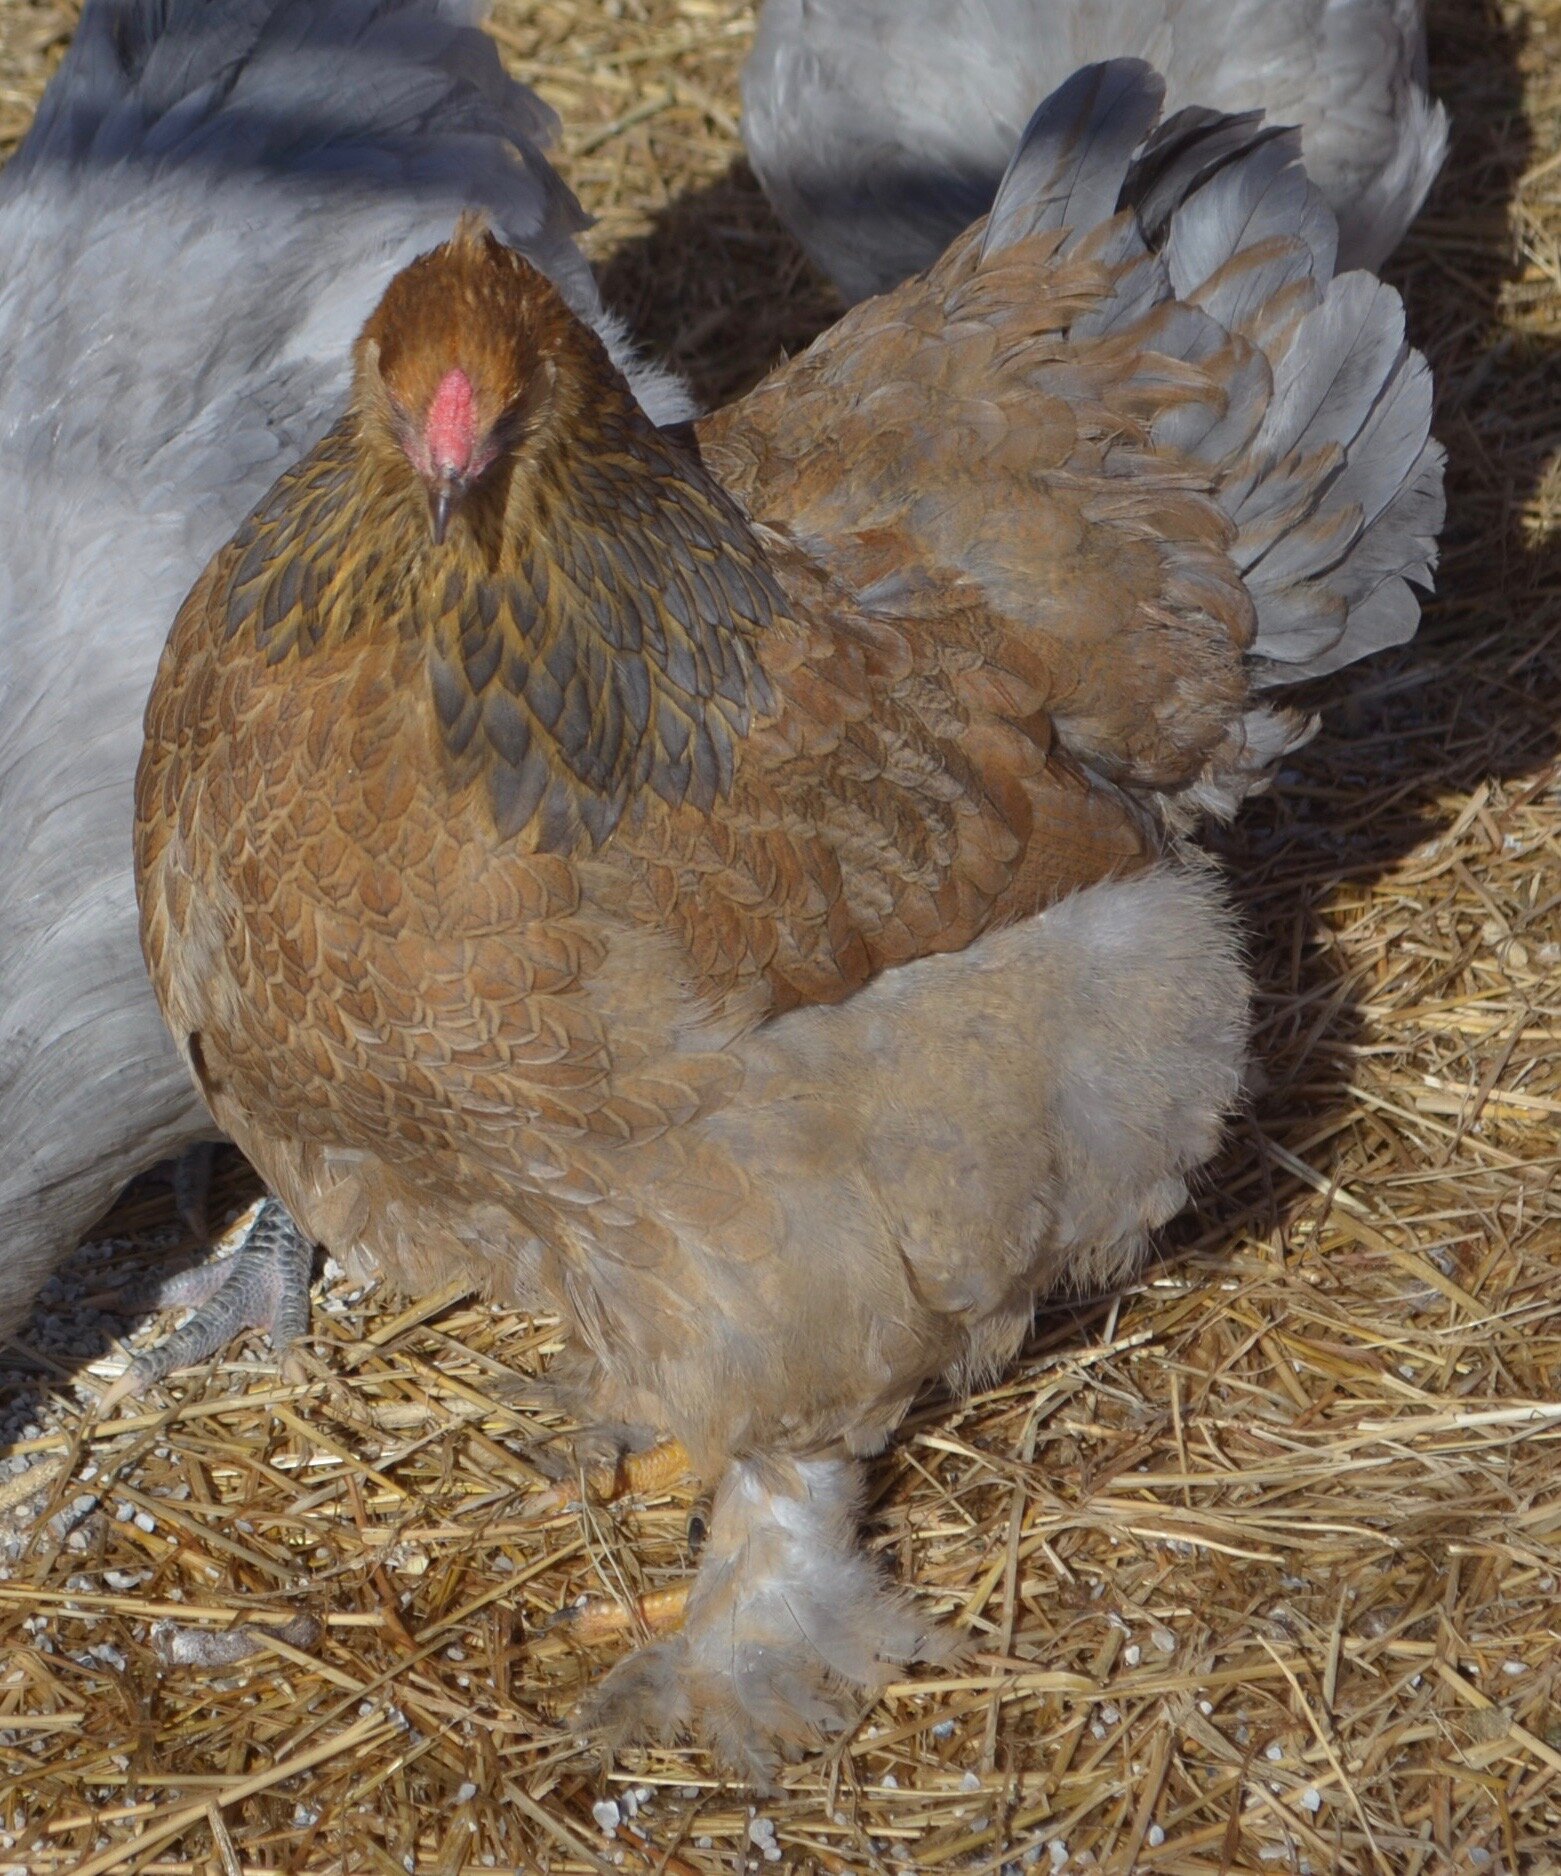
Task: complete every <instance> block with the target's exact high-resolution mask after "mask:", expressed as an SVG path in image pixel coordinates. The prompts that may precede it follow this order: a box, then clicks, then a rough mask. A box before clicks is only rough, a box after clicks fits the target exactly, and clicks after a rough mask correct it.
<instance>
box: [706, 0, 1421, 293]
mask: <svg viewBox="0 0 1561 1876" xmlns="http://www.w3.org/2000/svg"><path fill="white" fill-rule="evenodd" d="M1424 11H1425V9H1424V0H765V5H764V12H763V15H762V17H761V19H760V22H759V32H758V38H757V40H756V42H755V44H754V49H753V53H752V56H751V57H750V59H749V61H748V66H747V70H746V71H745V73H744V75H743V141H744V143H745V144H746V145H747V147H748V155H749V159H750V160H751V162H752V164H753V167H754V170H755V172H756V173H757V175H758V177H759V180H760V182H761V183H763V185H764V189H765V192H766V194H767V195H768V196H769V198H770V200H771V202H772V203H773V204H774V206H775V208H776V211H777V212H778V213H779V214H780V215H781V216H782V218H783V219H784V220H785V222H786V224H787V226H788V227H789V228H790V229H791V230H792V232H793V233H794V234H795V235H796V237H797V239H798V240H799V241H800V242H801V243H802V245H803V246H804V247H805V248H806V249H807V251H808V253H809V254H810V255H811V256H812V257H813V259H814V260H815V261H816V262H817V263H818V265H819V266H820V267H822V268H823V270H824V271H825V273H827V274H828V275H829V276H830V278H831V279H832V280H833V281H834V282H835V283H836V285H837V286H838V287H839V288H840V290H841V292H842V293H844V294H845V295H846V297H847V298H848V299H852V300H857V299H862V298H865V297H866V296H867V295H868V294H871V293H882V292H883V291H884V290H885V289H886V288H888V287H892V286H894V285H895V284H897V283H898V282H899V281H901V280H903V279H905V277H906V276H907V275H908V274H912V273H916V272H917V271H919V270H920V269H921V268H923V267H926V266H929V265H930V264H931V263H932V262H933V261H934V260H936V258H937V257H938V255H939V254H941V253H942V252H943V249H944V247H945V246H946V245H947V244H948V243H949V242H950V241H951V240H952V239H953V238H954V237H955V236H956V235H957V234H959V233H960V232H961V230H962V229H964V228H965V227H967V226H968V225H969V223H970V222H971V221H972V220H973V219H974V218H975V217H976V216H977V215H981V214H984V213H985V212H986V210H987V208H988V207H989V206H990V204H991V201H992V197H993V195H994V194H995V193H996V190H997V184H998V180H999V178H1000V177H1001V176H1002V173H1003V170H1004V167H1005V165H1006V164H1007V162H1008V159H1009V157H1010V156H1011V155H1012V154H1013V150H1014V145H1015V143H1016V142H1017V141H1018V138H1019V133H1020V131H1021V130H1022V129H1023V128H1024V124H1025V120H1026V119H1027V118H1028V117H1029V115H1030V113H1031V111H1032V110H1034V108H1035V106H1036V105H1037V104H1038V103H1039V102H1040V100H1041V99H1042V98H1043V97H1044V96H1045V95H1046V94H1047V93H1048V92H1049V91H1051V90H1052V89H1053V87H1054V86H1056V85H1059V84H1061V83H1062V81H1063V80H1064V79H1065V78H1066V77H1067V76H1068V75H1069V73H1070V72H1072V71H1074V70H1075V69H1076V68H1077V67H1078V66H1080V65H1084V64H1087V63H1089V62H1090V61H1091V60H1093V59H1105V58H1114V57H1118V56H1123V55H1131V56H1135V57H1138V58H1143V59H1147V60H1148V61H1149V62H1150V63H1151V64H1152V65H1154V66H1155V67H1156V68H1157V69H1158V70H1159V71H1160V72H1161V73H1162V74H1163V76H1164V78H1165V81H1166V105H1167V108H1168V109H1169V110H1172V111H1175V110H1178V109H1180V108H1181V107H1183V106H1184V105H1200V106H1204V107H1206V108H1210V109H1214V110H1220V111H1250V110H1261V111H1262V112H1263V113H1264V114H1265V115H1266V117H1267V118H1268V120H1269V122H1270V123H1278V124H1292V125H1296V126H1298V127H1299V128H1300V130H1301V136H1302V153H1303V155H1304V156H1305V159H1306V168H1307V173H1308V175H1309V176H1310V177H1311V178H1312V181H1313V182H1314V183H1315V184H1316V185H1317V187H1318V188H1319V189H1320V190H1321V191H1322V193H1323V195H1324V196H1325V197H1326V198H1327V200H1328V203H1329V206H1330V207H1331V208H1332V209H1333V212H1334V215H1335V216H1336V217H1337V219H1338V223H1339V266H1340V268H1341V270H1342V269H1348V268H1352V267H1368V268H1377V267H1380V266H1381V264H1382V262H1383V261H1384V260H1386V258H1387V256H1388V255H1389V254H1390V253H1391V252H1392V251H1393V249H1394V248H1395V247H1396V246H1397V245H1398V243H1399V241H1400V239H1401V238H1402V237H1403V234H1404V231H1405V229H1406V228H1408V226H1409V224H1410V222H1411V221H1412V220H1413V219H1414V217H1415V214H1416V212H1417V211H1418V209H1419V208H1420V205H1421V203H1422V202H1423V201H1424V200H1425V197H1426V192H1427V190H1429V188H1430V187H1431V184H1432V182H1433V181H1434V180H1435V179H1436V173H1437V171H1438V169H1440V167H1441V164H1442V158H1443V155H1444V154H1445V152H1446V147H1447V118H1446V113H1445V112H1444V111H1443V109H1442V107H1441V105H1439V104H1437V103H1434V102H1433V101H1432V99H1431V98H1429V97H1428V96H1427V94H1426V89H1425V83H1426V59H1425V19H1424Z"/></svg>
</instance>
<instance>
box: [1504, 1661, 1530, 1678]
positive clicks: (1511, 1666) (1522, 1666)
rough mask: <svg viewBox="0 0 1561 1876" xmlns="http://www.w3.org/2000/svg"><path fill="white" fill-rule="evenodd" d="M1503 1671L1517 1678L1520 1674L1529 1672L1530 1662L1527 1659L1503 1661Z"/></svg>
mask: <svg viewBox="0 0 1561 1876" xmlns="http://www.w3.org/2000/svg"><path fill="white" fill-rule="evenodd" d="M1501 1671H1502V1673H1503V1674H1510V1675H1511V1677H1512V1678H1513V1680H1516V1679H1517V1678H1518V1676H1519V1675H1520V1674H1527V1673H1528V1663H1527V1662H1526V1661H1503V1662H1502V1664H1501Z"/></svg>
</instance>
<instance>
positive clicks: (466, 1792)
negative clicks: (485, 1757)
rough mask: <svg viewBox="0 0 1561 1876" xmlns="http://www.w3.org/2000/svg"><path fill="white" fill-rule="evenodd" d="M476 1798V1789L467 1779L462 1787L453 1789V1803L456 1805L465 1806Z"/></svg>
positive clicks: (458, 1786)
mask: <svg viewBox="0 0 1561 1876" xmlns="http://www.w3.org/2000/svg"><path fill="white" fill-rule="evenodd" d="M476 1796H477V1787H476V1786H475V1785H474V1784H473V1783H472V1781H471V1780H470V1779H467V1781H466V1783H465V1784H464V1785H457V1786H456V1788H455V1802H456V1803H457V1804H467V1803H469V1802H470V1801H471V1799H473V1798H475V1797H476Z"/></svg>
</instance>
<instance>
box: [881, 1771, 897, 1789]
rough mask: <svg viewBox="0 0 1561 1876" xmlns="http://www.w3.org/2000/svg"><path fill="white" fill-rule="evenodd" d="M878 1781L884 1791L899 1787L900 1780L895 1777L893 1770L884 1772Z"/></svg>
mask: <svg viewBox="0 0 1561 1876" xmlns="http://www.w3.org/2000/svg"><path fill="white" fill-rule="evenodd" d="M878 1783H879V1784H880V1785H881V1786H882V1787H883V1789H884V1790H885V1791H898V1790H899V1789H900V1781H899V1780H898V1779H897V1778H896V1777H895V1775H894V1774H893V1772H885V1773H884V1775H883V1777H882V1778H880V1779H879V1781H878Z"/></svg>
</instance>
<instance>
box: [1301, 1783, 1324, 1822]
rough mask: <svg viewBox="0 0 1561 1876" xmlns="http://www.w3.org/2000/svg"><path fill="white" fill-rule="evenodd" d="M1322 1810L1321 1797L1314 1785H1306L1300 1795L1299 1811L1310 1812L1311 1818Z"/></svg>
mask: <svg viewBox="0 0 1561 1876" xmlns="http://www.w3.org/2000/svg"><path fill="white" fill-rule="evenodd" d="M1322 1808H1323V1795H1322V1793H1321V1792H1320V1791H1319V1790H1318V1789H1317V1787H1316V1786H1315V1785H1308V1786H1307V1788H1306V1789H1305V1791H1303V1792H1302V1793H1301V1809H1302V1810H1303V1811H1310V1812H1311V1814H1312V1816H1313V1817H1316V1815H1317V1813H1318V1812H1319V1811H1320V1810H1321V1809H1322Z"/></svg>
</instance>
